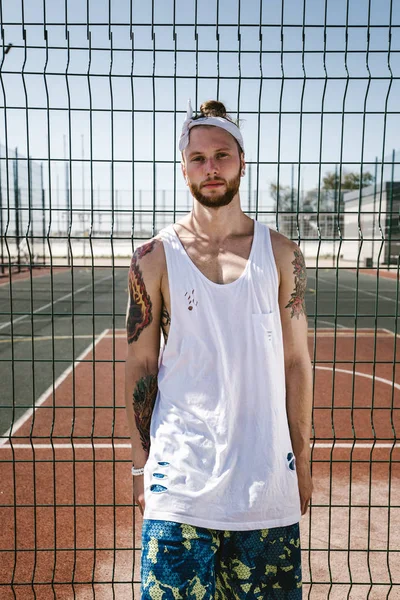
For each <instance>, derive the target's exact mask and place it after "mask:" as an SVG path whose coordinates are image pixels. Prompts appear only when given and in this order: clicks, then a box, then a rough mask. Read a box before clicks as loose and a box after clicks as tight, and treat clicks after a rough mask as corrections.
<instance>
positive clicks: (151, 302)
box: [125, 238, 163, 468]
mask: <svg viewBox="0 0 400 600" xmlns="http://www.w3.org/2000/svg"><path fill="white" fill-rule="evenodd" d="M162 258H163V249H162V242H161V240H159V239H157V238H153V239H152V240H150V241H149V242H147V243H145V244H143V245H142V246H140V247H139V248H137V249H136V250H135V252H134V254H133V256H132V260H131V266H130V269H129V274H128V293H129V297H128V306H127V314H126V332H127V340H128V349H127V356H126V362H125V404H126V410H127V417H128V425H129V432H130V436H131V446H132V462H133V465H134V467H135V468H140V467H143V466H144V465H145V463H146V461H147V458H148V455H149V451H150V422H151V416H152V413H153V408H154V403H155V400H156V396H157V389H158V388H157V374H158V355H159V350H160V320H161V310H162V295H161V273H162V269H161V265H162Z"/></svg>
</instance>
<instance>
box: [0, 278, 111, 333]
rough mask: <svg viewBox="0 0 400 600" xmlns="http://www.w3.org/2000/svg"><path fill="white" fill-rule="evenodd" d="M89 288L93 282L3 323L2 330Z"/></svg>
mask: <svg viewBox="0 0 400 600" xmlns="http://www.w3.org/2000/svg"><path fill="white" fill-rule="evenodd" d="M111 278H112V275H107V277H103V278H102V279H99V280H98V281H95V282H94V285H96V284H97V283H101V282H102V281H105V280H106V279H111ZM89 287H92V282H90V283H88V284H87V285H84V286H83V287H81V288H79V289H77V290H75V291H74V292H70V293H69V294H65V296H61V298H57V300H54V302H49V303H48V304H45V305H44V306H41V307H40V308H37V309H36V310H34V311H33V312H29V313H27V314H26V315H21V316H20V317H17V318H16V319H13V320H12V321H7V323H3V324H2V325H0V329H4V328H5V327H10V325H11V324H12V325H15V323H19V322H20V321H23V320H24V319H28V318H29V317H31V316H32V315H36V314H37V313H38V312H41V311H42V310H45V309H46V308H49V306H54V305H55V304H57V302H62V301H63V300H66V299H67V298H69V297H70V296H75V294H79V293H80V292H83V290H87V288H89Z"/></svg>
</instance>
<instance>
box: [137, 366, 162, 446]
mask: <svg viewBox="0 0 400 600" xmlns="http://www.w3.org/2000/svg"><path fill="white" fill-rule="evenodd" d="M157 391H158V385H157V375H156V374H154V375H145V376H144V377H141V378H140V379H139V381H138V382H137V383H136V387H135V389H134V390H133V412H134V413H135V422H136V427H137V428H138V431H139V433H140V439H141V441H142V448H143V450H145V451H146V452H147V454H149V452H150V423H151V416H152V414H153V409H154V403H155V401H156V397H157Z"/></svg>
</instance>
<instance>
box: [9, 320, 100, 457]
mask: <svg viewBox="0 0 400 600" xmlns="http://www.w3.org/2000/svg"><path fill="white" fill-rule="evenodd" d="M108 331H109V329H104V331H103V332H102V333H101V334H100V335H99V336H98V338H97V339H96V341H95V342H94V344H93V342H92V343H91V344H89V346H88V347H87V348H86V350H84V351H83V352H82V353H81V354H80V355H79V356H78V358H77V359H76V360H75V362H73V363H72V364H71V365H70V366H69V367H68V368H67V369H65V371H64V372H63V373H61V375H60V376H59V377H58V378H57V379H56V381H55V382H54V384H51V386H50V387H48V388H47V390H46V391H45V392H43V394H42V395H41V396H40V397H39V398H38V399H37V400H36V402H35V406H34V408H28V410H27V411H25V412H24V414H23V415H22V417H20V418H19V419H18V420H17V421H15V423H13V425H12V426H11V427H10V428H9V429H8V430H7V431H6V433H5V434H4V436H6V437H5V439H4V438H3V439H1V440H0V448H1V447H2V446H3V445H4V444H6V443H7V442H9V438H10V437H11V436H13V435H14V434H15V433H16V432H17V431H18V429H19V428H20V427H22V425H23V424H24V423H25V422H26V421H27V420H28V419H29V417H31V416H32V415H33V411H34V410H36V408H37V407H38V406H41V405H42V404H43V403H44V402H45V401H46V400H47V398H48V397H49V396H50V395H51V394H52V393H53V390H55V389H56V388H58V386H59V385H60V384H61V383H62V382H63V381H64V379H66V378H67V377H68V375H69V374H70V373H71V372H72V370H73V369H74V368H75V367H77V366H78V365H79V363H80V362H81V360H83V359H84V358H85V356H87V355H88V354H89V352H90V351H91V350H93V348H94V347H95V346H97V344H98V343H99V342H100V341H101V340H102V339H103V338H104V337H105V336H106V334H107V332H108Z"/></svg>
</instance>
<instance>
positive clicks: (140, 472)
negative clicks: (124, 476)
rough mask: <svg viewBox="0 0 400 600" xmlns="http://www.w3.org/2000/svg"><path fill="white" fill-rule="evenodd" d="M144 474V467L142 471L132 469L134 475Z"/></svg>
mask: <svg viewBox="0 0 400 600" xmlns="http://www.w3.org/2000/svg"><path fill="white" fill-rule="evenodd" d="M143 473H144V467H142V468H141V469H135V467H132V475H133V476H135V475H143Z"/></svg>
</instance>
